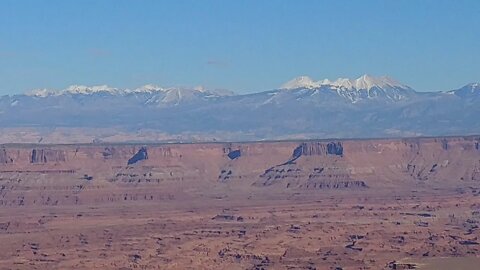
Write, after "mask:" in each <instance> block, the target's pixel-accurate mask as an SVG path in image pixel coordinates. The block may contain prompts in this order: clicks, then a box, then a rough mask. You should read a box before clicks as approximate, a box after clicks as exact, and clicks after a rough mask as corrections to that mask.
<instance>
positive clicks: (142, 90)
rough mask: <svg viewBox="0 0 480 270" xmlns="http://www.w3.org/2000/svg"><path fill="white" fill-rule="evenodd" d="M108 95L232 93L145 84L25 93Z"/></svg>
mask: <svg viewBox="0 0 480 270" xmlns="http://www.w3.org/2000/svg"><path fill="white" fill-rule="evenodd" d="M97 93H101V94H110V95H128V94H150V95H154V94H164V95H168V96H177V97H181V96H190V95H196V94H199V95H205V96H229V95H233V92H231V91H228V90H209V89H205V88H204V87H202V86H197V87H194V88H179V87H169V88H164V87H161V86H158V85H154V84H147V85H144V86H141V87H138V88H135V89H133V90H132V89H118V88H114V87H110V86H108V85H97V86H85V85H71V86H69V87H67V88H65V89H62V90H52V89H35V90H32V91H30V92H28V93H27V95H28V96H35V97H43V98H45V97H49V96H61V95H67V94H69V95H92V94H97Z"/></svg>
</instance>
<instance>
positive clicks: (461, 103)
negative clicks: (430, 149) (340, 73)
mask: <svg viewBox="0 0 480 270" xmlns="http://www.w3.org/2000/svg"><path fill="white" fill-rule="evenodd" d="M478 115H480V86H479V84H478V83H472V84H468V85H466V86H464V87H462V88H459V89H457V90H452V91H446V92H416V91H415V90H414V89H412V88H411V87H409V86H407V85H405V84H402V83H399V82H397V81H395V80H393V79H391V78H389V77H373V76H368V75H364V76H361V77H360V78H357V79H342V78H340V79H336V80H332V81H331V80H328V79H324V80H319V81H315V80H313V79H311V78H309V77H305V76H303V77H298V78H295V79H293V80H291V81H289V82H287V83H285V84H284V85H283V86H282V87H280V88H279V89H274V90H269V91H264V92H259V93H253V94H240V95H236V94H233V93H232V92H229V91H226V90H210V89H205V88H203V87H195V88H181V87H161V86H156V85H144V86H141V87H138V88H133V89H120V88H115V87H110V86H106V85H101V86H81V85H74V86H70V87H67V88H65V89H63V90H46V89H42V90H35V91H31V92H30V93H28V94H22V95H14V96H3V97H0V126H1V127H3V128H24V127H28V128H37V127H42V128H52V127H66V128H72V127H73V128H102V129H105V128H112V127H115V128H121V129H122V130H125V131H138V130H142V129H147V130H156V131H159V132H162V133H166V134H203V135H204V136H207V137H208V136H210V137H212V136H216V135H218V134H235V135H234V136H233V135H232V136H233V137H228V135H224V137H223V139H225V138H227V139H228V138H232V139H233V138H234V139H235V140H246V139H278V138H282V139H285V138H293V137H295V138H298V137H302V138H323V137H391V136H395V137H401V136H413V135H448V134H472V133H476V134H480V121H478V120H477V118H478ZM215 134H216V135H215ZM225 136H227V137H225Z"/></svg>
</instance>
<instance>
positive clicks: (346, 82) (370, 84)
mask: <svg viewBox="0 0 480 270" xmlns="http://www.w3.org/2000/svg"><path fill="white" fill-rule="evenodd" d="M321 86H330V87H335V88H344V89H347V90H370V89H372V88H379V89H385V88H402V89H410V87H408V86H406V85H404V84H401V83H399V82H397V81H396V80H394V79H392V78H390V77H388V76H382V77H373V76H369V75H366V74H365V75H363V76H361V77H359V78H357V79H348V78H338V79H336V80H335V81H330V80H328V79H324V80H320V81H314V80H312V79H311V78H310V77H308V76H300V77H297V78H294V79H293V80H290V81H288V82H286V83H285V84H283V85H282V86H281V88H282V89H297V88H308V89H313V88H319V87H321Z"/></svg>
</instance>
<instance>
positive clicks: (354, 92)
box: [280, 75, 415, 103]
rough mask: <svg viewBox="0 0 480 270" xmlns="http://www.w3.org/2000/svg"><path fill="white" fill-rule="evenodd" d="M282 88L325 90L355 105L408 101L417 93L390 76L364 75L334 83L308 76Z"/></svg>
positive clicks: (293, 80)
mask: <svg viewBox="0 0 480 270" xmlns="http://www.w3.org/2000/svg"><path fill="white" fill-rule="evenodd" d="M280 88H281V89H286V90H295V89H309V90H313V91H315V90H319V89H323V90H324V91H334V92H336V93H337V94H338V95H339V96H341V97H343V98H345V99H347V100H349V101H350V102H353V103H356V102H359V101H362V100H365V99H385V100H388V101H400V100H407V99H409V98H410V97H411V96H412V95H413V94H414V92H415V91H414V90H413V89H412V88H410V87H409V86H407V85H404V84H401V83H399V82H397V81H395V80H394V79H392V78H390V77H388V76H383V77H372V76H369V75H363V76H361V77H359V78H357V79H346V78H338V79H336V80H334V81H330V80H329V79H324V80H320V81H314V80H313V79H311V78H310V77H308V76H300V77H297V78H294V79H292V80H290V81H288V82H286V83H285V84H283V85H282V86H281V87H280Z"/></svg>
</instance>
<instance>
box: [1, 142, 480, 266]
mask: <svg viewBox="0 0 480 270" xmlns="http://www.w3.org/2000/svg"><path fill="white" fill-rule="evenodd" d="M479 225H480V137H479V136H465V137H441V138H410V139H377V140H314V141H285V142H250V143H203V144H147V145H141V144H83V145H20V144H7V145H2V146H1V148H0V243H1V244H0V269H69V268H70V269H95V268H101V269H336V270H340V269H344V270H345V269H414V267H416V268H420V269H444V268H441V266H438V267H439V268H431V266H429V262H430V260H434V259H436V258H439V259H440V258H445V257H446V258H456V259H459V260H463V261H462V262H461V263H460V264H457V266H458V267H456V269H477V268H475V267H476V266H478V265H480V261H479V260H478V256H480V229H479ZM442 265H448V263H442ZM461 265H463V267H466V268H460V267H461ZM429 267H430V268H429ZM445 269H449V268H445ZM450 269H451V268H450Z"/></svg>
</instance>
